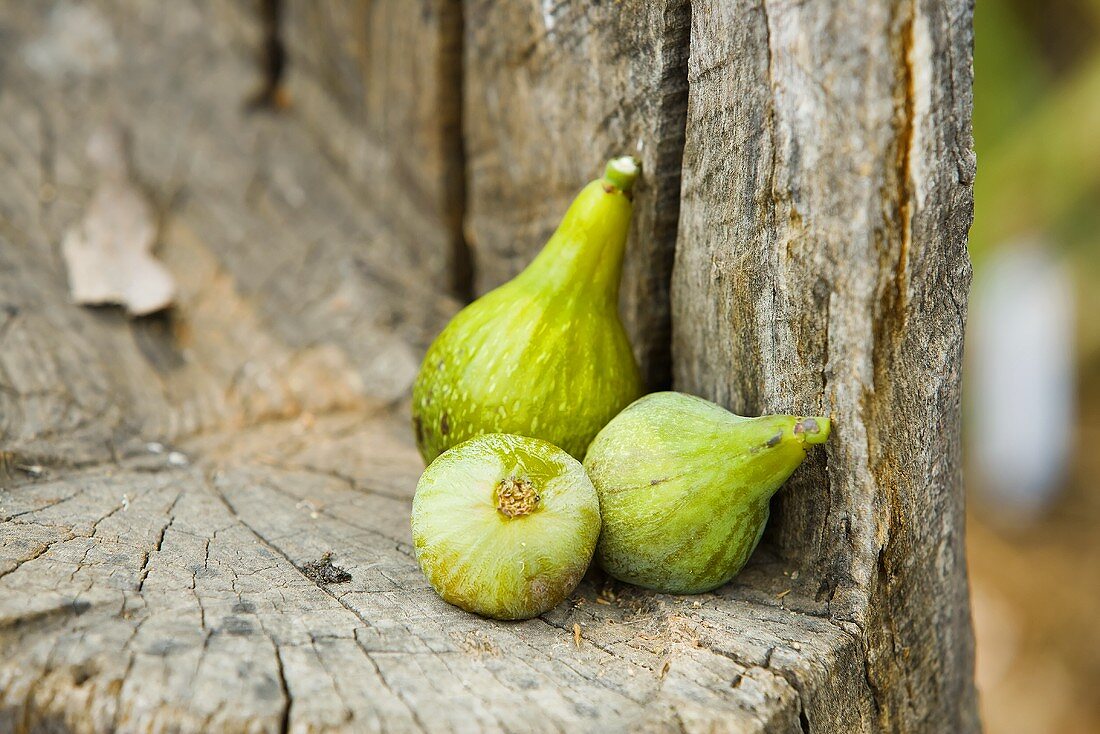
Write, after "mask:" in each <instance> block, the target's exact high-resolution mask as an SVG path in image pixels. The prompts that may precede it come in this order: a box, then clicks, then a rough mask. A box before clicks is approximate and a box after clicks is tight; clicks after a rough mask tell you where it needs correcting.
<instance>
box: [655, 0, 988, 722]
mask: <svg viewBox="0 0 1100 734" xmlns="http://www.w3.org/2000/svg"><path fill="white" fill-rule="evenodd" d="M971 14H972V7H971V4H970V3H968V2H967V1H966V0H952V1H951V2H933V1H932V0H915V1H914V2H904V3H896V2H885V1H883V2H863V1H862V0H860V1H858V2H857V1H855V0H853V1H851V2H840V3H796V2H785V1H784V2H779V1H776V0H771V1H768V2H752V1H749V0H713V1H711V2H696V3H694V4H693V16H694V22H693V26H692V37H691V61H690V70H689V79H690V93H689V109H688V128H687V129H688V135H687V141H686V148H685V155H684V185H683V192H684V199H683V204H682V210H681V220H680V229H679V240H678V244H677V257H676V267H675V279H674V284H673V316H674V340H673V353H674V355H675V383H676V385H677V386H678V387H679V388H680V389H684V390H687V391H690V392H696V393H698V394H701V395H705V396H708V397H711V398H714V399H717V400H718V401H719V402H722V403H724V404H725V405H727V406H730V407H731V408H733V409H735V410H736V411H738V412H742V413H748V414H756V413H761V412H794V413H798V412H804V413H811V414H818V413H821V412H825V413H827V414H831V415H832V416H833V418H834V425H835V426H836V432H835V438H834V439H832V440H831V441H830V443H829V444H828V449H827V452H826V453H825V455H819V457H816V458H814V459H813V461H812V463H810V464H808V465H807V466H806V467H804V469H803V470H802V471H801V472H800V473H799V475H798V476H797V477H796V479H795V480H794V481H792V482H791V483H790V485H789V486H788V488H787V489H785V490H784V491H783V492H782V493H781V494H780V496H779V497H778V500H777V501H776V502H774V503H773V509H774V513H773V517H772V520H771V524H770V526H769V530H768V533H767V536H766V541H765V545H766V547H768V548H770V549H771V550H772V551H773V552H775V553H776V554H777V555H778V556H779V557H781V558H785V559H788V560H789V561H790V562H792V563H794V564H795V565H797V566H798V567H799V568H800V569H802V571H801V573H800V575H799V578H798V580H797V582H796V584H795V588H796V590H800V591H801V592H802V593H803V594H805V595H807V596H810V597H813V598H816V599H817V600H819V601H821V602H823V603H824V604H825V605H826V609H827V612H828V617H829V619H830V620H832V621H833V622H835V623H836V624H838V625H840V626H843V627H844V628H845V629H848V630H851V631H853V633H854V634H855V635H856V637H857V639H858V640H859V642H860V646H861V654H860V660H858V661H856V664H857V665H858V666H860V667H861V668H862V671H861V672H860V673H859V674H858V675H854V677H855V678H857V679H859V680H860V681H861V685H859V686H857V687H855V688H853V689H852V690H850V691H849V695H850V697H849V698H848V699H847V700H844V701H843V705H844V706H847V707H851V708H852V709H856V710H858V712H859V715H858V719H852V720H850V725H849V728H847V729H843V730H845V731H928V732H938V731H973V730H976V729H977V728H978V724H977V721H976V711H975V695H974V689H973V684H972V680H971V673H972V656H973V641H972V636H971V628H970V617H969V604H968V596H967V585H966V566H965V557H964V548H963V514H962V489H961V483H960V474H959V421H960V417H959V372H960V366H961V350H962V337H963V327H964V320H965V313H966V305H965V304H966V294H967V288H968V285H969V279H970V268H969V261H968V258H967V254H966V233H967V228H968V227H969V224H970V220H971V213H972V194H971V185H972V181H973V177H974V155H973V152H972V139H971V132H970V123H969V121H970V108H971V81H972V72H971V48H972V41H973V39H972V35H971ZM724 141H730V144H725V143H724ZM833 672H834V671H829V673H823V672H821V671H818V672H817V674H815V675H813V676H811V677H810V678H808V679H802V678H798V679H797V680H796V681H792V682H793V683H794V684H795V685H796V687H799V690H800V691H804V690H806V689H813V688H815V687H820V686H831V681H830V680H829V675H830V674H832V673H833ZM802 705H803V711H804V716H805V717H806V719H807V720H808V721H809V722H810V724H811V726H812V727H813V728H814V730H815V731H816V730H818V726H817V722H818V721H819V720H820V719H821V717H823V716H828V715H829V714H830V712H829V711H827V710H824V709H822V707H821V705H820V703H819V702H815V701H807V700H804V701H803V702H802ZM824 730H826V731H833V730H834V729H831V728H828V727H825V728H824ZM837 731H840V729H837Z"/></svg>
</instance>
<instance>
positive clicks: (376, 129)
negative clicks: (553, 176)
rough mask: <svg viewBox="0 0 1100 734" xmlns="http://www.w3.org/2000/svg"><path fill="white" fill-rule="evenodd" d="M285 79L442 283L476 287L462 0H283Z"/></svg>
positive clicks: (337, 157) (325, 141)
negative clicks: (469, 235)
mask: <svg viewBox="0 0 1100 734" xmlns="http://www.w3.org/2000/svg"><path fill="white" fill-rule="evenodd" d="M282 7H283V12H282V16H283V17H282V18H281V20H282V23H281V26H280V33H281V36H282V38H283V39H284V44H285V47H286V54H287V62H286V67H285V68H286V72H285V79H284V88H285V89H286V90H287V93H288V95H289V98H290V102H291V104H292V106H293V114H294V115H295V116H298V117H300V118H301V119H302V120H304V121H305V123H306V124H307V125H308V126H309V127H310V129H312V130H313V131H314V133H315V134H316V135H317V139H318V141H319V142H320V147H321V149H322V150H323V151H325V153H326V154H327V155H328V156H330V157H331V158H332V159H333V160H334V161H335V162H336V163H337V165H338V166H340V167H341V168H343V169H344V170H346V172H347V175H348V178H349V179H350V180H351V181H352V182H354V183H355V184H357V185H358V186H359V187H361V188H362V190H363V192H364V195H365V196H366V197H368V199H369V206H370V208H371V209H372V210H373V211H374V212H375V213H376V214H377V215H378V217H379V218H380V219H381V220H382V222H383V223H384V224H385V225H386V226H387V227H388V228H389V229H390V230H392V232H393V233H394V235H395V236H396V238H397V239H398V240H399V241H401V242H402V243H404V245H405V246H406V247H407V248H408V249H409V250H410V251H411V252H412V253H414V254H415V256H416V261H417V265H418V267H419V268H420V269H422V270H423V271H424V273H425V276H426V277H428V278H429V279H430V280H431V282H433V283H441V282H442V283H446V284H448V286H449V290H450V291H451V292H452V293H454V294H457V295H465V294H467V293H468V291H469V287H470V284H469V279H470V273H469V262H468V259H469V255H468V253H467V252H466V244H465V240H464V237H463V233H462V213H463V208H464V201H463V198H464V191H465V171H464V167H463V161H462V137H461V131H460V125H461V100H462V96H461V90H462V58H461V48H462V45H461V44H462V4H461V2H460V1H459V0H419V1H418V2H405V1H404V0H387V1H381V2H373V1H371V0H324V1H323V2H317V0H286V1H285V2H283V3H282Z"/></svg>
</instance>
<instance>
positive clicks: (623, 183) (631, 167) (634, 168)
mask: <svg viewBox="0 0 1100 734" xmlns="http://www.w3.org/2000/svg"><path fill="white" fill-rule="evenodd" d="M641 170H642V163H641V161H639V160H638V159H637V158H635V157H634V156H629V155H624V156H620V157H618V158H612V159H611V160H610V161H608V162H607V167H606V168H605V169H604V172H603V177H604V180H605V181H607V182H608V183H610V184H611V185H612V186H614V187H615V188H617V189H619V190H620V191H622V192H623V193H624V194H629V193H630V190H631V189H633V188H634V181H635V180H637V178H638V174H639V173H641Z"/></svg>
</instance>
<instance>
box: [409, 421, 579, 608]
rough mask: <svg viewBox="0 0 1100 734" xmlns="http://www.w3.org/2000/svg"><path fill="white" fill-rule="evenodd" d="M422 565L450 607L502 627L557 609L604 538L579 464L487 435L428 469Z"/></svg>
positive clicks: (556, 451) (421, 486)
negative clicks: (506, 621) (507, 621)
mask: <svg viewBox="0 0 1100 734" xmlns="http://www.w3.org/2000/svg"><path fill="white" fill-rule="evenodd" d="M412 531H413V545H414V548H415V551H416V558H417V561H418V563H419V564H420V568H421V569H422V570H423V572H424V575H425V576H426V577H427V579H428V582H429V583H430V584H431V586H432V588H434V589H435V590H436V592H437V593H438V594H439V595H440V596H441V597H442V598H443V599H444V600H445V601H447V602H449V603H451V604H454V605H455V606H457V607H460V608H462V609H464V610H466V611H468V612H473V613H475V614H479V615H482V616H485V617H492V618H494V619H528V618H530V617H534V616H537V615H539V614H542V613H543V612H546V611H548V610H550V609H553V608H554V607H555V606H557V605H558V604H560V603H561V602H562V601H564V600H565V599H566V597H567V596H568V595H569V594H570V593H571V592H572V591H573V589H575V588H576V586H577V584H578V583H579V582H580V580H581V578H582V577H583V576H584V573H585V570H586V569H587V568H588V564H589V563H590V562H591V560H592V554H593V551H594V550H595V548H596V539H597V538H598V536H599V533H600V506H599V499H598V498H597V496H596V490H595V488H594V487H593V486H592V482H591V481H590V480H589V478H588V475H587V474H586V473H585V471H584V468H583V467H582V466H581V464H580V462H578V461H577V460H576V459H574V458H573V457H572V456H570V455H569V454H567V453H566V452H565V451H563V450H561V449H560V448H558V447H556V446H554V445H552V444H549V443H547V442H546V441H542V440H540V439H536V438H527V437H523V436H514V435H504V434H486V435H482V436H478V437H476V438H473V439H471V440H469V441H466V442H465V443H462V444H459V445H458V446H455V447H454V448H451V449H449V450H448V451H446V452H444V453H443V454H442V455H440V456H439V457H438V458H437V459H436V460H435V461H433V462H432V463H431V465H429V466H428V468H427V469H426V470H425V471H424V474H423V475H422V476H421V477H420V481H419V482H418V483H417V485H416V495H415V497H414V498H413V508H412Z"/></svg>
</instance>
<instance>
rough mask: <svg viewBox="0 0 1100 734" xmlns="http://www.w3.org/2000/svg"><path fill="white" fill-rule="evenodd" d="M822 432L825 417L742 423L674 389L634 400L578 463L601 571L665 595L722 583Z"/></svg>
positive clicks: (737, 567)
mask: <svg viewBox="0 0 1100 734" xmlns="http://www.w3.org/2000/svg"><path fill="white" fill-rule="evenodd" d="M829 429H830V424H829V419H828V418H822V417H816V418H815V417H801V416H791V415H766V416H762V417H760V418H743V417H741V416H739V415H734V414H733V413H730V412H729V411H727V410H725V409H724V408H722V407H720V406H718V405H715V404H714V403H711V402H709V401H707V400H703V399H702V398H697V397H694V396H691V395H684V394H682V393H675V392H661V393H653V394H651V395H647V396H645V397H644V398H642V399H641V400H638V401H636V402H634V403H633V404H631V405H630V406H629V407H628V408H626V410H624V411H623V412H622V413H619V415H617V416H616V417H615V418H614V419H613V420H612V421H611V422H610V423H608V424H607V425H606V426H605V427H604V428H603V430H601V431H600V432H599V434H598V435H597V436H596V438H595V439H594V440H593V441H592V445H591V446H589V447H588V455H587V456H586V458H585V460H584V468H585V470H587V472H588V476H589V477H591V479H592V483H593V484H595V485H596V491H597V492H598V493H599V496H600V509H601V513H602V515H603V533H602V534H601V536H600V540H599V544H598V546H597V548H596V557H597V558H598V559H599V562H600V565H601V566H603V568H604V569H605V570H606V571H607V572H608V573H609V574H611V575H612V576H614V577H615V578H617V579H619V580H621V581H626V582H629V583H632V584H636V585H637V586H644V587H646V588H650V589H656V590H658V591H663V592H667V593H673V594H697V593H702V592H705V591H710V590H712V589H715V588H717V587H719V586H721V585H722V584H724V583H726V582H727V581H729V580H730V579H731V578H733V577H734V575H736V574H737V572H738V571H740V570H741V569H742V568H743V567H744V565H745V562H746V561H747V560H748V558H749V555H750V554H751V553H752V551H753V549H754V548H756V544H757V543H759V542H760V536H761V534H763V532H764V524H765V523H766V522H767V521H768V500H770V499H771V496H772V495H773V494H775V492H776V490H778V489H779V487H780V486H781V485H782V484H783V482H785V481H786V480H787V478H788V477H789V476H790V475H791V474H792V473H793V472H794V470H795V469H797V468H798V466H799V464H801V463H802V459H803V458H805V456H806V452H807V451H808V449H809V446H811V445H812V444H819V443H823V442H824V441H825V440H826V439H827V438H828V437H829Z"/></svg>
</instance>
